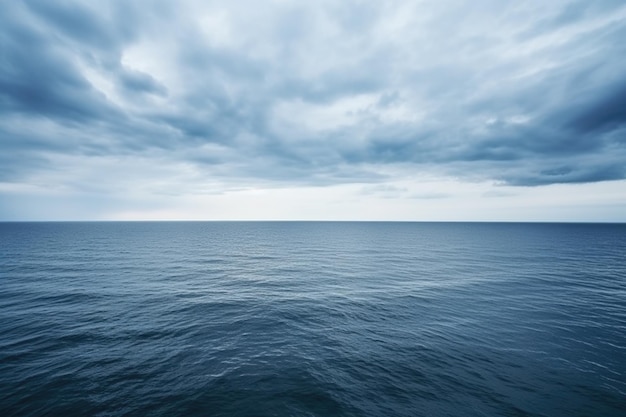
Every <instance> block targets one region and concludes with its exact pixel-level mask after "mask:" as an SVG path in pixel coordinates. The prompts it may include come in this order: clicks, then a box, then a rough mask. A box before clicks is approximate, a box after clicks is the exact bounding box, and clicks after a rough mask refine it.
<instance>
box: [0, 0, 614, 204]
mask: <svg viewBox="0 0 626 417" xmlns="http://www.w3.org/2000/svg"><path fill="white" fill-rule="evenodd" d="M545 3H546V4H543V3H541V4H540V3H538V2H523V3H519V2H518V3H512V2H501V1H496V0H493V1H492V0H480V1H476V2H463V1H450V2H445V3H441V4H439V3H433V2H426V1H409V2H406V1H380V2H363V1H360V0H347V1H341V2H336V1H318V2H288V1H281V0H274V1H269V0H268V1H260V2H259V1H255V2H252V1H244V0H235V1H231V2H227V3H224V2H217V1H213V2H212V1H177V2H169V1H151V2H147V1H146V2H140V1H135V2H128V1H107V2H87V1H58V2H49V1H45V0H25V1H14V2H7V3H6V4H4V5H3V13H2V14H1V16H0V46H1V48H0V49H1V51H2V52H1V53H0V114H1V115H2V117H1V118H0V183H4V184H28V185H30V186H41V187H66V188H70V189H73V190H82V191H84V192H86V193H92V194H94V195H95V194H98V193H99V192H107V193H111V192H114V191H115V190H117V191H118V192H136V189H134V187H137V186H138V184H143V185H142V187H145V188H146V189H149V193H170V192H171V193H178V192H189V193H203V192H208V193H211V192H221V191H223V190H225V189H238V188H241V187H248V186H250V185H254V184H265V185H268V184H269V185H270V186H271V185H272V184H276V185H285V184H287V185H289V186H318V185H336V184H354V183H364V184H367V183H379V182H384V181H386V180H388V179H390V178H391V179H393V178H395V177H394V176H397V175H399V174H398V173H403V174H402V175H407V173H418V174H420V175H422V174H423V175H435V176H441V177H445V178H456V179H460V180H462V181H469V182H475V181H491V182H494V183H498V184H506V185H512V186H538V185H548V184H555V183H589V182H599V181H606V180H619V179H624V178H626V60H625V59H624V57H625V56H626V43H625V42H623V39H626V25H625V24H624V21H626V6H624V3H623V1H609V0H604V1H597V2H587V1H558V0H557V1H551V2H545ZM121 166H123V167H125V168H124V169H123V170H121V169H116V167H121ZM132 167H136V169H135V170H133V169H132ZM139 167H142V168H141V169H140V168H139ZM131 179H133V181H136V182H135V183H133V185H132V186H130V185H129V186H128V189H127V190H125V189H124V184H126V183H127V182H126V181H130V180H131ZM437 194H440V193H437Z"/></svg>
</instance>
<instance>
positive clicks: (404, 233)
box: [0, 222, 626, 417]
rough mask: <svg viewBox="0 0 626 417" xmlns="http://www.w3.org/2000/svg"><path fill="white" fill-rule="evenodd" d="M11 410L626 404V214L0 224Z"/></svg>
mask: <svg viewBox="0 0 626 417" xmlns="http://www.w3.org/2000/svg"><path fill="white" fill-rule="evenodd" d="M0 415H2V416H6V417H8V416H64V417H65V416H390V417H391V416H550V417H554V416H568V417H569V416H603V417H607V416H625V415H626V225H610V224H595V225H590V224H477V223H332V222H329V223H316V222H312V223H308V222H302V223H301V222H285V223H280V222H250V223H246V222H223V223H222V222H206V223H204V222H198V223H196V222H182V223H175V222H172V223H169V222H163V223H149V222H148V223H132V222H130V223H122V222H120V223H115V222H113V223H0Z"/></svg>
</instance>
